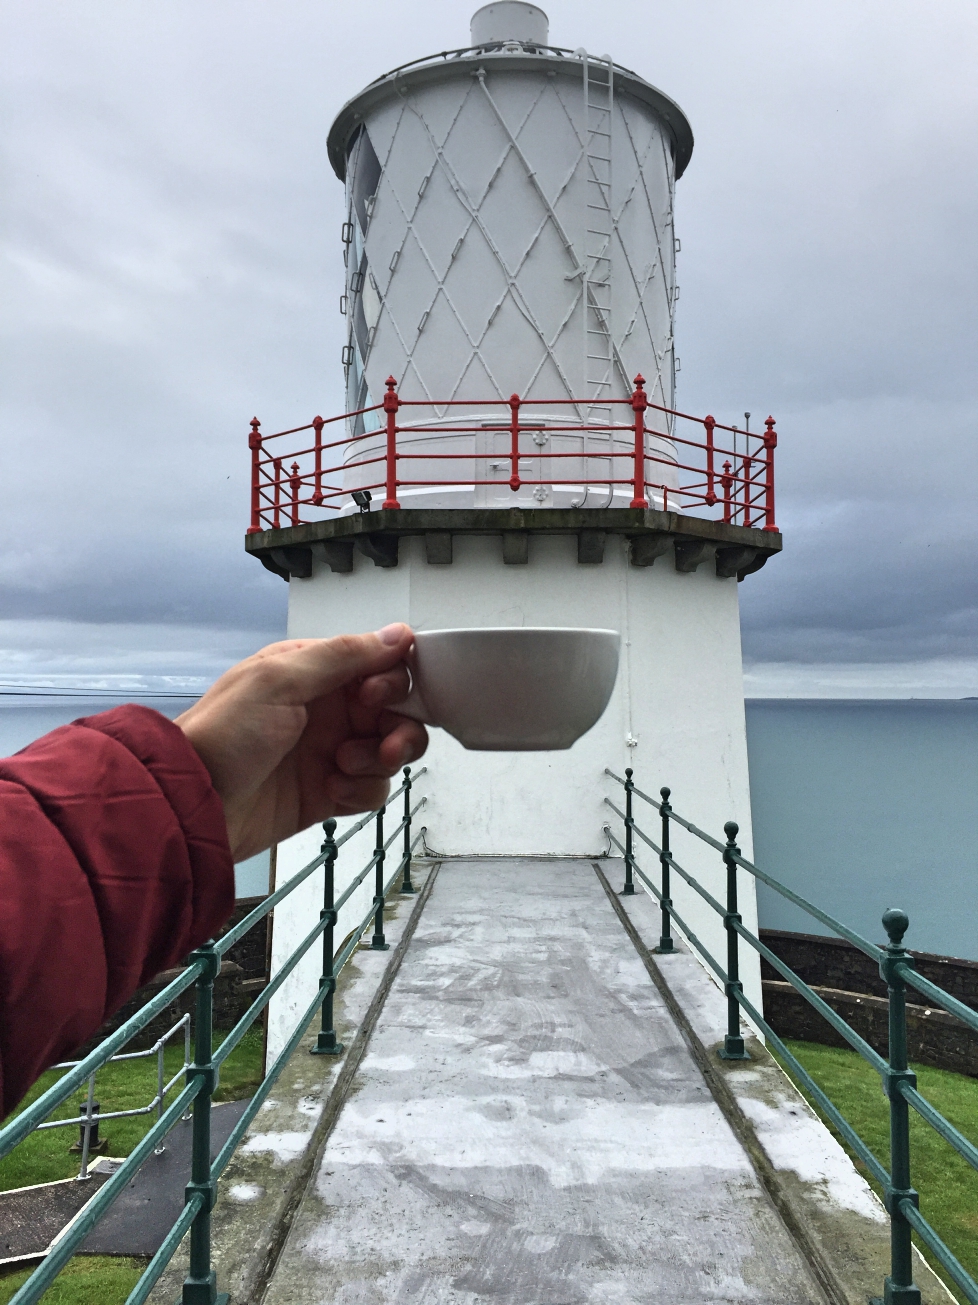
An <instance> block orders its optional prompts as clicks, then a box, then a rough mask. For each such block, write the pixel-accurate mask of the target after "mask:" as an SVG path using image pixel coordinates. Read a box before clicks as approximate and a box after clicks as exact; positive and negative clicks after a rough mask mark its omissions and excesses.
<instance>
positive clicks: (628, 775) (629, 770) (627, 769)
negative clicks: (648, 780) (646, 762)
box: [625, 766, 634, 779]
mask: <svg viewBox="0 0 978 1305" xmlns="http://www.w3.org/2000/svg"><path fill="white" fill-rule="evenodd" d="M633 773H634V772H633V771H632V768H631V766H626V767H625V778H626V779H631V777H632V775H633Z"/></svg>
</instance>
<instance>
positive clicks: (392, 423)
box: [384, 376, 401, 508]
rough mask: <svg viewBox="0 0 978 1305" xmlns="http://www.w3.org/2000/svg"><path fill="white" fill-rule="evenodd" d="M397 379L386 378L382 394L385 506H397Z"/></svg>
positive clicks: (398, 405)
mask: <svg viewBox="0 0 978 1305" xmlns="http://www.w3.org/2000/svg"><path fill="white" fill-rule="evenodd" d="M396 384H397V381H395V380H394V377H393V376H388V378H387V393H386V394H385V395H384V411H385V412H386V413H387V497H386V498H385V499H384V507H385V508H399V507H400V506H401V505H400V503H398V501H397V410H398V408H399V407H400V406H401V401H400V399H399V398H398V397H397V390H396V389H395V388H394V387H395V385H396Z"/></svg>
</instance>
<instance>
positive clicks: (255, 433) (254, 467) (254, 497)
mask: <svg viewBox="0 0 978 1305" xmlns="http://www.w3.org/2000/svg"><path fill="white" fill-rule="evenodd" d="M260 426H261V422H260V421H259V420H258V418H257V417H252V419H251V430H250V432H249V434H248V448H249V449H251V525H250V526H249V527H248V529H247V531H246V532H245V533H246V534H249V535H257V534H259V533H260V532H261V490H260V488H259V479H260V476H261V467H260V465H259V463H260V460H261V435H260V433H259V430H258V428H259V427H260Z"/></svg>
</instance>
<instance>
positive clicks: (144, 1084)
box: [0, 1027, 262, 1305]
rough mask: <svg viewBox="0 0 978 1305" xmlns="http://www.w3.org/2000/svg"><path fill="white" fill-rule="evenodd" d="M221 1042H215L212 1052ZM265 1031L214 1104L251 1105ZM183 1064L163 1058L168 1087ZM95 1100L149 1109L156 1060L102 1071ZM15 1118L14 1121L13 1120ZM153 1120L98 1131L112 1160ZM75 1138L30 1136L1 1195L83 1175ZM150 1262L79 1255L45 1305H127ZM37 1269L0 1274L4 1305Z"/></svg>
mask: <svg viewBox="0 0 978 1305" xmlns="http://www.w3.org/2000/svg"><path fill="white" fill-rule="evenodd" d="M222 1036H223V1035H222V1034H220V1033H218V1034H215V1039H214V1041H215V1045H216V1044H217V1043H218V1042H219V1040H220V1038H221V1037H222ZM261 1054H262V1030H261V1028H260V1027H257V1028H251V1029H249V1030H248V1032H247V1033H246V1034H245V1036H244V1037H243V1038H242V1040H241V1042H240V1043H239V1044H238V1046H237V1047H235V1049H234V1051H233V1052H232V1053H231V1055H230V1056H229V1057H228V1058H227V1060H226V1061H225V1062H224V1064H223V1065H222V1066H221V1081H220V1085H219V1086H218V1089H217V1092H216V1093H215V1094H214V1100H215V1101H238V1100H241V1098H243V1097H250V1096H251V1094H252V1093H253V1092H254V1090H255V1088H256V1087H257V1086H258V1084H259V1083H260V1082H261ZM182 1064H183V1042H182V1040H181V1041H180V1044H179V1046H175V1047H172V1048H168V1049H167V1052H166V1058H165V1067H166V1077H167V1080H169V1079H170V1078H172V1077H173V1075H174V1074H175V1073H176V1072H177V1071H178V1070H179V1068H180V1066H181V1065H182ZM62 1072H63V1071H54V1070H49V1071H48V1072H47V1073H46V1074H44V1075H43V1076H42V1077H41V1078H40V1079H39V1081H38V1082H37V1083H35V1084H34V1086H33V1088H32V1089H31V1091H30V1092H29V1093H28V1095H27V1097H26V1098H25V1100H24V1101H23V1102H21V1104H20V1106H19V1107H18V1110H23V1109H24V1108H25V1106H28V1105H30V1103H31V1102H32V1101H34V1100H36V1098H37V1097H39V1096H40V1095H41V1093H42V1092H45V1091H46V1090H47V1089H48V1088H49V1087H50V1086H51V1084H52V1083H55V1082H57V1080H58V1078H59V1077H60V1075H61V1073H62ZM181 1084H182V1080H180V1081H179V1082H178V1083H177V1085H176V1086H175V1087H174V1089H173V1090H172V1091H171V1092H170V1094H169V1095H168V1097H167V1101H172V1099H173V1097H174V1096H175V1095H176V1093H177V1092H178V1091H179V1089H180V1086H181ZM95 1095H96V1098H97V1100H98V1101H99V1102H101V1106H102V1110H103V1111H109V1110H131V1109H133V1108H135V1107H137V1106H144V1105H145V1104H146V1102H147V1101H150V1100H151V1099H152V1098H153V1097H154V1096H155V1095H156V1057H155V1056H151V1057H146V1058H145V1059H143V1060H128V1061H126V1060H124V1061H117V1062H116V1063H115V1064H112V1065H108V1066H106V1068H105V1069H102V1070H99V1072H98V1075H97V1076H96V1079H95ZM84 1099H85V1094H84V1093H81V1094H79V1095H78V1096H76V1097H69V1099H68V1101H67V1102H65V1104H64V1106H62V1107H61V1108H60V1109H59V1110H56V1111H53V1112H52V1114H51V1118H52V1119H70V1118H72V1116H75V1115H77V1114H78V1105H79V1102H81V1101H82V1100H84ZM16 1113H17V1112H14V1115H11V1116H10V1118H11V1119H12V1118H14V1117H15V1115H16ZM155 1119H156V1112H155V1110H154V1111H153V1112H152V1113H151V1114H149V1115H135V1116H132V1117H130V1118H129V1119H111V1120H109V1121H107V1123H106V1124H105V1125H104V1126H103V1128H102V1129H101V1130H100V1132H101V1134H102V1136H103V1137H106V1138H108V1141H109V1150H108V1154H109V1155H113V1156H125V1155H128V1154H129V1152H130V1151H131V1150H132V1149H133V1147H134V1146H135V1145H136V1143H137V1142H138V1141H139V1140H140V1139H141V1138H142V1137H143V1136H144V1135H145V1134H146V1133H147V1132H148V1130H149V1129H150V1128H151V1127H152V1124H153V1122H154V1121H155ZM77 1137H78V1130H77V1128H51V1129H45V1131H44V1132H42V1133H32V1134H31V1135H30V1136H29V1137H27V1138H25V1139H24V1141H23V1142H22V1143H21V1144H20V1146H18V1147H17V1148H16V1150H15V1151H13V1152H12V1153H11V1154H10V1155H9V1156H7V1157H6V1159H5V1160H3V1161H0V1191H6V1190H8V1189H9V1188H11V1187H27V1186H29V1185H30V1184H32V1183H48V1182H53V1181H55V1180H56V1179H59V1178H72V1177H74V1175H75V1174H77V1173H78V1164H79V1157H78V1155H73V1154H70V1153H69V1151H68V1147H69V1146H70V1145H71V1143H72V1142H73V1141H75V1140H76V1139H77ZM148 1262H149V1261H148V1260H134V1259H124V1258H122V1257H116V1256H111V1255H79V1256H76V1258H75V1259H73V1260H71V1261H69V1263H68V1264H67V1265H66V1267H65V1268H64V1269H63V1270H62V1271H61V1273H60V1274H59V1275H58V1278H57V1280H56V1281H55V1282H54V1283H53V1285H52V1286H51V1287H49V1288H48V1290H47V1292H45V1294H44V1296H43V1297H42V1300H43V1301H44V1302H45V1305H122V1303H123V1302H124V1301H125V1299H126V1297H127V1296H128V1295H129V1293H130V1292H131V1291H132V1289H133V1287H134V1286H135V1285H136V1282H137V1280H138V1278H139V1275H140V1274H141V1273H142V1271H143V1269H144V1268H145V1267H146V1265H147V1263H148ZM32 1272H33V1269H18V1270H15V1271H9V1272H4V1271H3V1270H0V1305H6V1303H7V1301H9V1300H10V1299H11V1298H12V1297H13V1295H14V1293H15V1292H16V1291H17V1290H18V1289H19V1288H20V1287H21V1286H22V1285H23V1284H24V1283H25V1282H26V1281H27V1279H28V1278H29V1277H30V1275H31V1273H32Z"/></svg>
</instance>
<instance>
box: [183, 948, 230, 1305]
mask: <svg viewBox="0 0 978 1305" xmlns="http://www.w3.org/2000/svg"><path fill="white" fill-rule="evenodd" d="M190 959H191V960H192V961H203V962H204V966H205V969H204V971H203V973H202V974H201V976H200V978H199V979H198V980H197V1010H196V1020H195V1023H194V1063H193V1064H192V1065H191V1066H190V1068H189V1069H188V1070H187V1080H188V1082H189V1081H190V1080H191V1079H194V1078H199V1077H202V1078H203V1079H204V1087H203V1090H202V1091H201V1092H199V1093H198V1094H197V1096H196V1097H195V1098H194V1122H193V1142H192V1148H193V1149H192V1154H191V1161H190V1182H189V1183H188V1184H187V1188H186V1199H187V1201H190V1200H192V1199H193V1197H195V1196H197V1195H201V1196H202V1197H203V1198H204V1203H203V1205H202V1206H201V1207H200V1209H199V1210H198V1211H197V1214H196V1216H195V1218H194V1221H193V1223H192V1224H191V1225H190V1272H189V1274H188V1275H187V1277H186V1278H185V1279H184V1281H183V1295H182V1296H181V1298H180V1303H181V1305H227V1300H228V1297H227V1293H226V1292H220V1293H219V1292H218V1290H217V1274H216V1273H215V1272H214V1270H213V1269H212V1268H211V1210H213V1208H214V1201H215V1199H216V1197H217V1182H216V1180H215V1179H214V1178H212V1177H211V1100H212V1098H213V1096H214V1089H215V1088H216V1087H217V1079H218V1071H217V1069H216V1068H215V1066H214V1063H213V1055H214V1023H213V1021H214V980H215V979H216V978H217V976H218V974H220V972H221V958H220V956H219V955H218V953H217V952H216V950H215V948H214V942H213V940H211V941H210V942H206V943H204V945H203V946H202V947H198V949H197V950H196V951H195V952H193V953H192V955H191V958H190Z"/></svg>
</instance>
